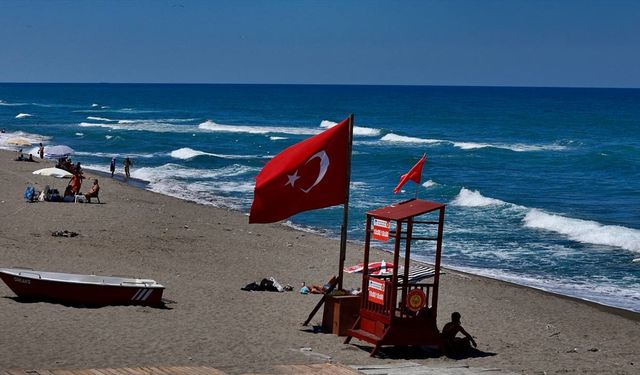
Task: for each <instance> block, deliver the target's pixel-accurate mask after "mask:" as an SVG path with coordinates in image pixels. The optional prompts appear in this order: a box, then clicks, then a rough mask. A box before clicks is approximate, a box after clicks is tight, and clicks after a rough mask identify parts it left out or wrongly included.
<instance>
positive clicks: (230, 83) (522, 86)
mask: <svg viewBox="0 0 640 375" xmlns="http://www.w3.org/2000/svg"><path fill="white" fill-rule="evenodd" d="M0 84H32V85H51V84H54V85H185V86H186V85H194V86H195V85H202V86H206V85H211V86H213V85H220V86H223V85H229V86H232V85H235V86H242V85H245V86H389V87H477V88H539V89H615V90H637V89H640V87H625V86H544V85H541V86H526V85H498V84H496V85H457V84H451V85H429V84H390V83H382V84H381V83H264V82H262V83H249V82H243V83H237V82H236V83H232V82H90V81H83V82H54V81H51V82H37V81H2V82H0Z"/></svg>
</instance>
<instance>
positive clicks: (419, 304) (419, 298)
mask: <svg viewBox="0 0 640 375" xmlns="http://www.w3.org/2000/svg"><path fill="white" fill-rule="evenodd" d="M426 302H427V296H426V295H425V294H424V292H423V291H422V290H420V289H414V290H412V291H410V292H409V293H408V294H407V308H408V309H409V310H411V311H413V312H417V311H419V310H420V309H421V308H423V307H424V306H425V304H426Z"/></svg>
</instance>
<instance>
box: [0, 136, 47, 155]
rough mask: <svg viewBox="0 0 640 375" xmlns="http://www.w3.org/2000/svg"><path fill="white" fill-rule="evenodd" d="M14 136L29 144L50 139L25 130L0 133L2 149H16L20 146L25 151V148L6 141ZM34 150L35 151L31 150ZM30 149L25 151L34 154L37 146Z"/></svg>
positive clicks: (0, 146)
mask: <svg viewBox="0 0 640 375" xmlns="http://www.w3.org/2000/svg"><path fill="white" fill-rule="evenodd" d="M15 138H20V139H24V140H26V141H28V142H29V143H31V144H36V145H37V144H38V143H40V142H46V141H47V140H49V139H50V137H47V136H44V135H40V134H32V133H27V132H23V131H17V132H6V133H0V148H1V149H4V150H17V149H20V148H22V149H23V151H25V152H26V150H25V149H24V147H23V146H16V145H12V144H8V143H7V142H8V141H10V140H11V139H15ZM33 150H35V151H33ZM33 150H32V151H29V152H26V153H27V154H30V153H31V154H34V155H36V154H37V152H38V148H37V147H35V148H34V149H33Z"/></svg>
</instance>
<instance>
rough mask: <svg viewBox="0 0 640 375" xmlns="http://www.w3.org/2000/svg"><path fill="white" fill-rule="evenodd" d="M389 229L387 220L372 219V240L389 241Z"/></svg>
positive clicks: (389, 224)
mask: <svg viewBox="0 0 640 375" xmlns="http://www.w3.org/2000/svg"><path fill="white" fill-rule="evenodd" d="M389 228H391V222H390V221H389V220H382V219H376V218H375V217H374V218H373V239H374V240H378V241H385V242H386V241H389Z"/></svg>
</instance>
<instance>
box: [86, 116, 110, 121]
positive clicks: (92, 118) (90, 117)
mask: <svg viewBox="0 0 640 375" xmlns="http://www.w3.org/2000/svg"><path fill="white" fill-rule="evenodd" d="M87 120H90V121H116V120H112V119H110V118H106V117H95V116H87Z"/></svg>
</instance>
